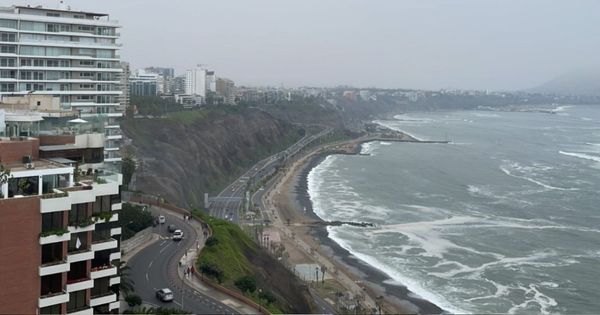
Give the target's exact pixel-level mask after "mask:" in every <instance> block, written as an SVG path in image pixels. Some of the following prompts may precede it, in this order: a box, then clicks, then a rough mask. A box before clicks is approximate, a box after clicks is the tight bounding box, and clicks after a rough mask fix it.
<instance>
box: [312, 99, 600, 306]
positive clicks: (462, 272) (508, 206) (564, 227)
mask: <svg viewBox="0 0 600 315" xmlns="http://www.w3.org/2000/svg"><path fill="white" fill-rule="evenodd" d="M377 123H379V124H381V125H384V126H387V127H389V128H392V129H396V130H402V131H405V132H407V133H409V134H411V135H413V136H414V137H416V138H419V139H422V140H445V139H448V140H450V141H451V143H450V144H420V143H397V142H394V143H389V142H371V143H367V144H364V145H363V148H362V153H368V154H370V155H368V156H364V155H332V156H328V157H327V158H326V159H325V160H324V161H323V162H322V163H321V164H319V165H318V166H317V167H315V168H314V169H312V170H311V171H310V173H309V175H308V192H309V195H310V199H311V202H312V203H313V209H314V212H315V213H316V214H317V215H318V216H319V217H321V218H322V219H324V220H343V221H366V222H372V223H375V224H376V227H372V228H360V227H351V226H339V227H329V228H328V232H329V236H330V237H331V238H332V239H333V240H334V241H335V242H336V243H338V244H339V245H340V246H341V247H343V248H344V249H346V250H348V251H349V252H350V253H351V254H352V255H354V256H355V257H357V258H359V259H361V260H363V261H364V262H366V263H368V264H369V265H371V266H373V267H375V268H377V269H379V270H381V271H383V272H384V273H386V274H387V275H388V276H389V277H390V279H389V280H388V283H389V284H401V285H405V286H407V287H408V289H409V290H411V291H412V292H414V294H415V295H417V296H420V297H422V298H424V299H426V300H429V301H431V302H433V303H434V304H436V305H438V306H439V307H441V308H443V309H444V310H446V311H448V312H454V313H514V314H522V313H578V314H582V313H598V311H600V194H599V192H598V190H599V188H600V106H598V107H594V106H570V107H561V108H559V109H558V110H557V114H549V113H540V112H491V111H455V112H431V113H418V114H408V115H402V116H396V119H395V120H386V121H377Z"/></svg>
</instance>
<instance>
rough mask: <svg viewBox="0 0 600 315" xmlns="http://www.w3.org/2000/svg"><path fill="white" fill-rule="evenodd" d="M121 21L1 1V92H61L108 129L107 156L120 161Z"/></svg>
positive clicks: (65, 104)
mask: <svg viewBox="0 0 600 315" xmlns="http://www.w3.org/2000/svg"><path fill="white" fill-rule="evenodd" d="M119 27H120V26H119V25H118V23H117V21H114V20H110V19H109V16H108V15H107V14H103V13H93V12H81V11H74V10H71V9H70V8H61V9H50V8H43V7H41V6H37V7H30V6H12V7H0V96H2V95H28V94H44V95H52V96H56V97H60V103H61V106H62V108H63V109H67V110H76V111H78V112H79V113H80V117H81V118H83V119H85V120H87V121H88V122H90V123H93V124H95V125H96V126H98V127H100V128H102V129H103V130H104V132H105V136H106V137H105V139H106V140H105V144H104V162H107V164H110V163H112V162H119V161H120V160H121V158H120V154H119V146H120V142H121V138H122V136H121V131H120V126H119V123H118V122H117V119H118V118H119V117H122V115H123V109H122V108H121V107H120V106H119V102H120V100H121V98H120V96H121V93H122V92H121V87H120V83H121V82H120V78H121V76H120V73H121V72H122V68H121V65H120V60H119V58H120V57H119V55H118V54H117V51H118V50H119V47H120V44H118V43H116V41H117V39H118V38H119V33H118V32H117V29H118V28H119Z"/></svg>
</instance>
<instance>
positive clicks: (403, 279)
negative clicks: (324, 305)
mask: <svg viewBox="0 0 600 315" xmlns="http://www.w3.org/2000/svg"><path fill="white" fill-rule="evenodd" d="M327 230H328V232H329V237H330V238H331V239H332V240H334V241H335V242H336V243H338V244H339V245H340V247H342V248H344V249H345V250H347V251H349V252H350V253H351V254H352V255H354V256H355V257H357V258H358V259H360V260H362V261H364V262H365V263H367V264H369V265H370V266H372V267H374V268H376V269H379V270H381V271H382V272H384V273H385V274H387V275H388V276H389V277H391V278H392V279H393V280H396V281H398V282H399V283H402V284H403V285H404V286H406V287H407V288H408V289H409V290H410V291H411V292H413V293H414V294H416V295H417V296H418V297H421V298H423V299H425V300H427V301H430V302H432V303H434V304H435V305H437V306H439V307H441V308H442V309H444V310H445V311H448V312H450V313H454V314H466V313H469V312H467V311H464V310H461V309H460V308H458V307H456V306H455V305H452V304H451V303H450V302H449V301H448V300H446V299H445V298H444V297H443V296H441V295H439V294H437V293H434V292H432V291H430V290H428V289H426V287H425V286H424V285H423V284H422V283H421V282H419V281H418V280H416V279H413V278H410V277H407V276H406V275H405V274H403V273H402V272H399V271H398V270H396V269H395V268H392V267H390V266H388V265H387V264H385V263H382V262H381V261H379V260H378V259H377V258H375V257H373V256H370V255H366V254H363V253H360V252H358V251H354V250H353V249H352V246H350V244H349V242H347V241H346V240H344V239H343V238H341V237H338V235H337V230H338V228H336V227H328V228H327Z"/></svg>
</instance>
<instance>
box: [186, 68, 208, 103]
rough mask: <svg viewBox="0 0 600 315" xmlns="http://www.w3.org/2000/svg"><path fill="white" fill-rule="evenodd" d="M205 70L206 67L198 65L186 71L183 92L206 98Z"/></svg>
mask: <svg viewBox="0 0 600 315" xmlns="http://www.w3.org/2000/svg"><path fill="white" fill-rule="evenodd" d="M206 72H207V71H206V69H203V68H202V67H200V66H197V67H196V68H194V69H190V70H187V71H186V74H185V94H187V95H199V96H201V97H202V98H206Z"/></svg>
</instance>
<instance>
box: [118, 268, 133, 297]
mask: <svg viewBox="0 0 600 315" xmlns="http://www.w3.org/2000/svg"><path fill="white" fill-rule="evenodd" d="M113 266H115V267H117V275H119V277H120V278H121V281H120V283H119V284H116V285H115V286H116V288H117V292H120V293H122V294H123V295H125V296H129V293H132V292H134V291H135V287H134V285H135V282H134V281H133V280H132V279H131V278H130V277H129V266H126V265H125V262H124V261H119V263H113ZM113 291H114V290H113ZM117 292H115V293H117Z"/></svg>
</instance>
